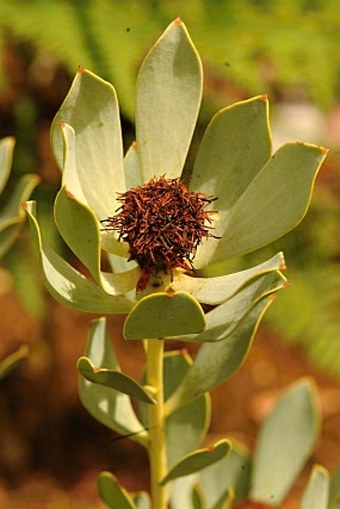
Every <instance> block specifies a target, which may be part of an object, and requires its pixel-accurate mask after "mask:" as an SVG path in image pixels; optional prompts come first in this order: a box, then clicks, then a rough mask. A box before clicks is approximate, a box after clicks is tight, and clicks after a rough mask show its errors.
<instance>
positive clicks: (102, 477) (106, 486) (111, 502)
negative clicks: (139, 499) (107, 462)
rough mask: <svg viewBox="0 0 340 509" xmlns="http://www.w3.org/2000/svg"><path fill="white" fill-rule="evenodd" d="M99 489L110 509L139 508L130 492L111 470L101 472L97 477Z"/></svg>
mask: <svg viewBox="0 0 340 509" xmlns="http://www.w3.org/2000/svg"><path fill="white" fill-rule="evenodd" d="M97 486H98V491H99V494H100V496H101V497H102V499H103V500H104V502H105V503H106V504H107V506H108V507H109V508H110V509H118V508H119V509H138V507H137V506H136V505H135V503H134V501H133V499H132V498H131V496H130V495H129V493H128V492H127V491H126V490H125V489H124V488H123V487H122V486H121V485H120V484H119V483H118V480H117V479H116V477H115V476H114V475H112V474H111V473H110V472H101V473H100V474H99V475H98V477H97Z"/></svg>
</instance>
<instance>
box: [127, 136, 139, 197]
mask: <svg viewBox="0 0 340 509" xmlns="http://www.w3.org/2000/svg"><path fill="white" fill-rule="evenodd" d="M124 171H125V181H126V188H127V189H132V188H134V187H138V186H141V185H143V177H142V170H141V167H140V158H139V156H138V147H137V143H136V142H133V143H132V144H131V145H130V147H129V150H128V151H127V152H126V154H125V157H124Z"/></svg>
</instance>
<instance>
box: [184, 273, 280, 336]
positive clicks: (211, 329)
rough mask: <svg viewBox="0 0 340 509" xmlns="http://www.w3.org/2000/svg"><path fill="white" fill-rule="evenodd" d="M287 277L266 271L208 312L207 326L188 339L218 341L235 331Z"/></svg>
mask: <svg viewBox="0 0 340 509" xmlns="http://www.w3.org/2000/svg"><path fill="white" fill-rule="evenodd" d="M285 285H286V279H285V278H284V277H283V276H282V274H280V273H278V272H269V273H264V275H262V276H260V277H258V278H257V279H254V280H253V281H252V282H251V283H249V285H248V286H246V287H244V288H242V290H240V291H239V292H238V293H236V295H234V296H233V297H232V298H230V299H229V300H227V301H226V302H223V303H222V304H220V305H219V306H217V307H215V308H214V309H212V310H211V311H209V312H208V313H207V314H206V321H207V324H206V327H205V329H204V331H203V332H201V333H200V334H198V335H190V336H189V335H188V336H186V341H199V342H202V343H205V342H218V341H222V340H223V339H225V338H226V337H227V336H229V335H230V334H232V333H233V331H234V330H235V329H236V328H237V327H238V326H239V324H240V322H241V321H242V320H243V319H244V317H245V316H246V315H247V314H248V313H249V312H250V310H251V309H252V308H253V307H254V306H255V305H256V303H257V302H258V301H259V300H262V299H263V298H264V297H266V296H269V295H271V294H272V293H275V292H277V291H278V290H281V289H282V288H283V287H284V286H285Z"/></svg>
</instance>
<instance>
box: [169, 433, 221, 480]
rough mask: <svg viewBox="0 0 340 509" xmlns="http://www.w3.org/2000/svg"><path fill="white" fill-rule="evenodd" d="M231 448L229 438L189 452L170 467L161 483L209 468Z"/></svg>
mask: <svg viewBox="0 0 340 509" xmlns="http://www.w3.org/2000/svg"><path fill="white" fill-rule="evenodd" d="M229 450H230V442H228V440H220V441H219V442H217V443H216V444H214V445H213V446H212V447H209V448H205V449H199V450H198V451H195V452H193V453H191V454H188V455H187V456H185V457H184V458H183V459H182V460H181V461H179V462H178V463H177V464H176V465H175V466H174V467H173V468H172V469H170V471H169V472H168V473H167V475H166V476H165V477H164V479H162V481H161V483H160V484H162V485H164V484H166V483H168V482H169V481H172V480H174V479H176V478H177V477H182V476H185V475H189V474H193V473H195V472H199V471H200V470H202V469H203V468H207V467H208V466H210V465H212V464H214V463H216V462H217V461H220V460H221V459H222V458H224V457H225V456H226V455H227V454H228V452H229Z"/></svg>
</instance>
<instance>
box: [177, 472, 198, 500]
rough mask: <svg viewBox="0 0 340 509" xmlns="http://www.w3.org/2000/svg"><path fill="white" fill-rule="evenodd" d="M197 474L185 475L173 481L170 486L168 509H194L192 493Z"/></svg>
mask: <svg viewBox="0 0 340 509" xmlns="http://www.w3.org/2000/svg"><path fill="white" fill-rule="evenodd" d="M197 478H198V475H197V474H191V475H187V476H185V477H179V478H178V479H175V480H174V481H173V483H172V485H171V492H170V502H171V504H170V507H171V509H183V508H184V507H185V509H195V508H194V506H193V500H192V493H193V490H194V489H195V485H196V484H197Z"/></svg>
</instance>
